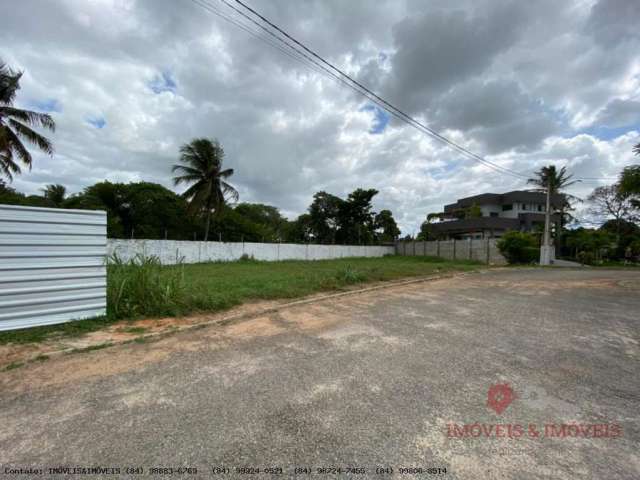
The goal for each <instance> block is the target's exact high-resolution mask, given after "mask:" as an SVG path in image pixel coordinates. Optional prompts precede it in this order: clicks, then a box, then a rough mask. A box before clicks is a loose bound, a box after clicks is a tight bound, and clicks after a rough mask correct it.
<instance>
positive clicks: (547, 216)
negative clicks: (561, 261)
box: [540, 175, 555, 265]
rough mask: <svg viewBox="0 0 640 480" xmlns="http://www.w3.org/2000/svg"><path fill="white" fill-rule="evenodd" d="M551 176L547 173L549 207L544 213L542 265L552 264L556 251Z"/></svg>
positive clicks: (541, 248)
mask: <svg viewBox="0 0 640 480" xmlns="http://www.w3.org/2000/svg"><path fill="white" fill-rule="evenodd" d="M550 230H551V176H550V175H547V208H546V210H545V213H544V237H543V240H542V246H541V247H540V265H551V264H552V263H553V260H554V258H555V252H554V251H553V246H552V245H551V231H550Z"/></svg>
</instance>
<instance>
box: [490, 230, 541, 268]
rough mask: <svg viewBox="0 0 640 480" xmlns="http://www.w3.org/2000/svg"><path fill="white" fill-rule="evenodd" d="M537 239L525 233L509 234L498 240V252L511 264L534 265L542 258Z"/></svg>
mask: <svg viewBox="0 0 640 480" xmlns="http://www.w3.org/2000/svg"><path fill="white" fill-rule="evenodd" d="M536 243H537V242H536V238H535V237H534V236H533V235H531V234H529V233H524V232H507V233H505V234H504V235H503V236H502V238H501V239H500V240H498V250H500V253H502V255H504V257H505V258H506V259H507V262H509V263H534V262H537V261H538V259H539V256H540V250H539V249H538V247H537V246H536Z"/></svg>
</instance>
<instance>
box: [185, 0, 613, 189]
mask: <svg viewBox="0 0 640 480" xmlns="http://www.w3.org/2000/svg"><path fill="white" fill-rule="evenodd" d="M192 1H193V2H194V3H196V4H197V5H199V6H201V7H202V8H205V9H206V10H208V11H210V12H212V13H214V14H216V15H218V16H220V17H221V18H224V19H225V20H227V21H229V22H231V23H233V24H234V25H236V26H238V27H239V28H241V29H242V30H244V31H246V32H247V33H249V34H251V35H252V36H254V37H256V38H258V39H259V40H261V41H263V42H265V43H267V44H269V45H270V46H272V47H274V48H276V49H278V50H279V51H280V52H281V53H283V54H285V55H287V56H288V57H290V58H293V59H294V60H296V61H298V62H300V63H302V64H303V65H305V66H306V67H307V68H310V69H312V70H313V71H315V72H316V73H319V74H321V75H324V76H327V75H328V76H329V77H330V78H332V79H333V80H335V81H338V82H340V83H342V84H343V85H345V86H347V87H349V88H351V89H352V90H354V91H355V92H356V93H358V94H360V95H362V96H364V97H365V98H367V99H368V100H370V101H372V102H373V103H375V104H376V105H378V106H379V107H380V108H382V109H384V110H386V111H387V112H388V113H389V114H391V115H393V116H394V117H396V118H398V119H399V120H401V121H403V122H405V123H407V124H409V125H410V126H412V127H414V128H416V129H417V130H419V131H421V132H422V133H426V134H428V135H430V136H431V137H433V138H435V139H437V140H440V141H441V142H443V143H445V144H447V145H448V146H450V147H451V148H453V149H455V150H457V151H458V152H460V153H462V154H464V155H466V156H468V157H470V158H471V159H473V160H475V161H477V162H479V163H481V164H483V165H485V166H487V167H489V168H491V169H492V170H494V171H497V172H499V173H504V174H507V175H511V176H513V177H516V178H528V175H527V174H522V173H519V172H516V171H514V170H511V169H509V168H506V167H503V166H501V165H498V164H496V163H494V162H491V161H489V160H487V159H486V158H484V157H482V156H480V155H478V154H476V153H474V152H472V151H470V150H468V149H467V148H465V147H463V146H461V145H459V144H457V143H456V142H454V141H453V140H450V139H448V138H447V137H444V136H443V135H441V134H439V133H438V132H436V131H435V130H433V129H431V128H430V127H428V126H426V125H424V124H423V123H421V122H420V121H418V120H416V119H415V118H414V117H412V116H410V115H409V114H407V113H405V112H404V111H402V110H400V109H399V108H398V107H396V106H395V105H393V104H391V103H390V102H388V101H386V100H385V99H384V98H382V97H380V96H379V95H377V94H376V93H375V92H373V91H371V90H370V89H369V88H367V87H366V86H365V85H363V84H362V83H360V82H358V81H357V80H355V79H354V78H352V77H351V76H350V75H348V74H347V73H345V72H344V71H342V70H341V69H339V68H337V67H336V66H334V65H333V64H332V63H330V62H329V61H327V60H325V59H324V58H323V57H322V56H320V55H319V54H318V53H316V52H315V51H314V50H312V49H310V48H309V47H307V46H306V45H304V44H303V43H302V42H300V41H298V40H297V39H296V38H294V37H293V36H291V35H290V34H289V33H287V32H286V31H285V30H283V29H282V28H280V27H278V26H277V25H276V24H274V23H273V22H271V21H270V20H268V19H267V18H266V17H264V16H263V15H262V14H260V13H259V12H257V11H256V10H255V9H253V8H252V7H250V6H249V5H247V4H245V3H244V2H243V1H242V0H234V1H235V2H236V3H237V4H239V5H240V6H241V7H242V8H244V9H245V10H247V11H248V12H250V13H251V14H253V15H254V16H255V17H257V18H259V19H260V20H261V21H262V22H264V23H266V24H267V25H268V26H269V27H271V28H272V29H274V30H276V31H277V32H279V33H280V34H282V35H284V37H285V38H286V39H289V40H291V41H292V42H294V44H295V45H298V46H299V47H300V48H302V49H303V50H304V52H303V51H300V49H298V48H297V47H296V46H295V45H292V44H291V43H289V42H288V41H287V40H285V39H284V38H282V37H281V36H279V35H277V34H275V33H274V32H273V31H272V30H270V29H269V28H267V27H265V26H264V25H263V24H261V23H259V22H258V21H256V20H255V19H254V18H252V17H250V16H249V15H247V14H246V13H245V12H243V11H241V10H240V9H238V8H236V7H234V6H233V5H232V4H230V3H229V2H228V1H227V0H220V1H221V2H222V3H224V4H225V5H226V6H227V7H229V8H230V9H232V10H233V11H234V12H236V13H237V14H239V15H241V16H242V17H243V18H245V19H247V20H249V21H250V22H251V23H253V24H254V25H256V26H257V27H259V28H260V29H261V30H263V31H264V32H266V33H267V34H268V35H270V36H271V37H273V38H275V39H276V40H277V41H278V42H280V43H282V44H284V45H285V46H286V47H287V48H289V49H290V51H288V50H286V49H285V48H282V47H281V46H280V45H277V44H276V43H274V42H273V41H270V39H268V38H265V37H264V36H262V35H260V34H259V32H256V31H255V30H253V29H251V28H250V27H249V26H247V25H246V24H243V23H241V22H240V21H239V19H234V18H231V17H229V16H227V15H225V14H224V13H222V12H220V11H219V10H217V9H216V8H215V7H213V6H212V5H211V4H210V3H209V2H208V1H207V0H192ZM294 52H295V53H294ZM305 52H307V53H308V54H309V55H311V56H312V57H313V58H311V57H309V55H307V54H306V53H305ZM314 59H317V60H318V61H319V62H321V64H319V63H318V62H317V61H315V60H314ZM325 66H326V67H325ZM327 67H328V68H327ZM329 69H330V70H329ZM334 72H336V73H334ZM345 79H346V81H345ZM349 82H350V83H349ZM576 180H580V181H585V182H592V181H607V180H615V179H608V178H596V177H584V178H577V179H576Z"/></svg>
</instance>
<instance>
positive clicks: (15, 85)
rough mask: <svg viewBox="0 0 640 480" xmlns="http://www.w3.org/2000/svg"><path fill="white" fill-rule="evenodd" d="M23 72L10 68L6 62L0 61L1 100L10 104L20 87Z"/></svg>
mask: <svg viewBox="0 0 640 480" xmlns="http://www.w3.org/2000/svg"><path fill="white" fill-rule="evenodd" d="M21 77H22V72H16V71H14V70H12V69H10V68H9V67H8V66H7V64H6V63H1V62H0V102H1V103H4V104H7V105H10V104H12V103H13V100H14V99H15V97H16V92H17V91H18V90H19V89H20V78H21Z"/></svg>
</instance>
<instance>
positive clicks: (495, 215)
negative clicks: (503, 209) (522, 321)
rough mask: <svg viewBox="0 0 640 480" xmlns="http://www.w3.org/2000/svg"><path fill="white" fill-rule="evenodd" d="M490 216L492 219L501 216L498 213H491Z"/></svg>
mask: <svg viewBox="0 0 640 480" xmlns="http://www.w3.org/2000/svg"><path fill="white" fill-rule="evenodd" d="M489 216H490V217H497V216H499V214H498V212H489Z"/></svg>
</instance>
